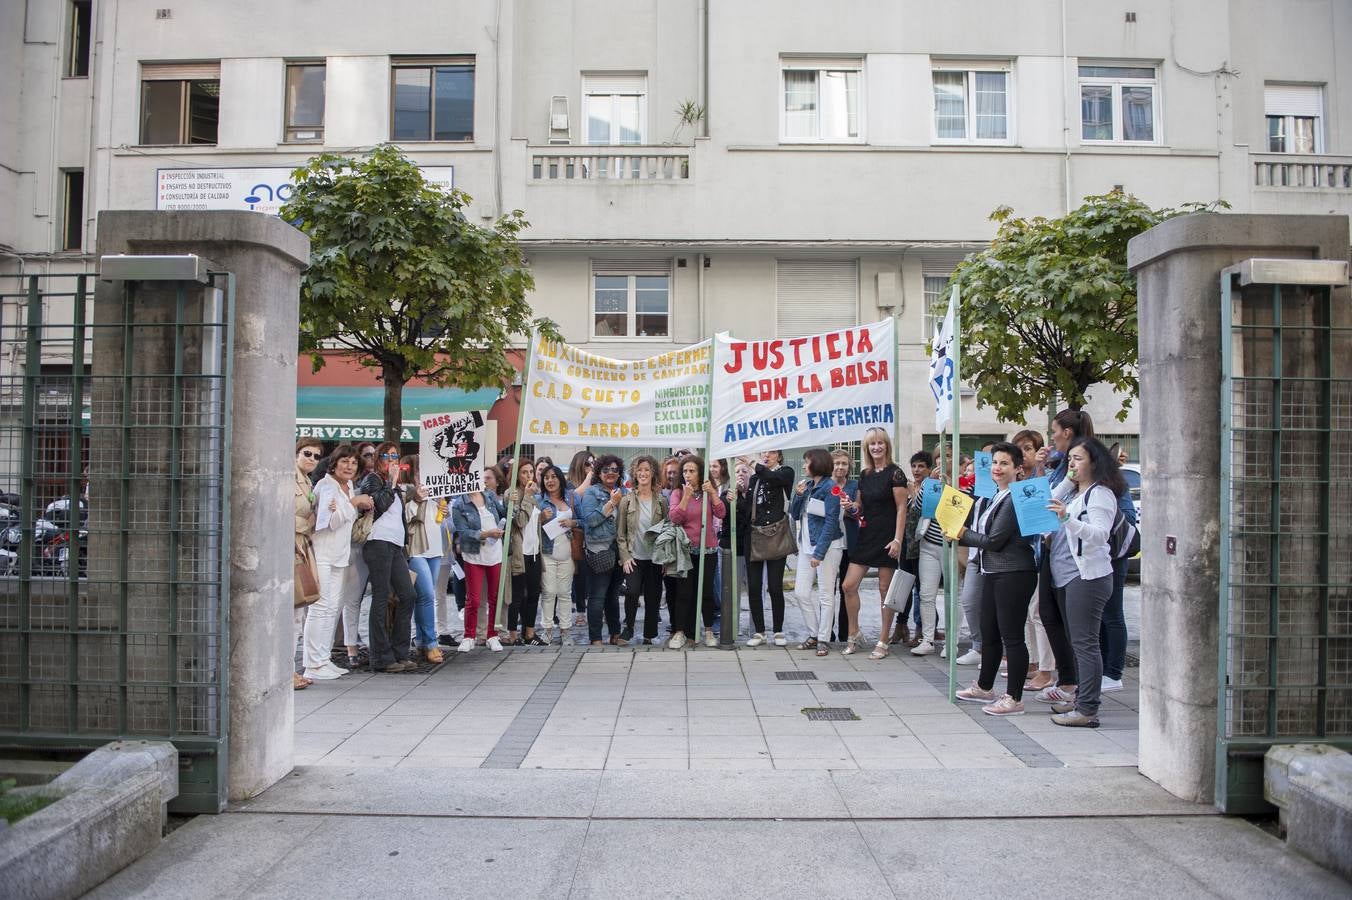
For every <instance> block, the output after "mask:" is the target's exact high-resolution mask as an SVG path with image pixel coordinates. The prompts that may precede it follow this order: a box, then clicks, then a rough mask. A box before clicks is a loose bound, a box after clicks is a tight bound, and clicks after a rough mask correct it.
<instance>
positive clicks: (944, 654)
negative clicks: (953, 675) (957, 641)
mask: <svg viewBox="0 0 1352 900" xmlns="http://www.w3.org/2000/svg"><path fill="white" fill-rule="evenodd" d="M939 658H940V659H948V645H947V644H944V645H943V646H942V647H940V648H939Z"/></svg>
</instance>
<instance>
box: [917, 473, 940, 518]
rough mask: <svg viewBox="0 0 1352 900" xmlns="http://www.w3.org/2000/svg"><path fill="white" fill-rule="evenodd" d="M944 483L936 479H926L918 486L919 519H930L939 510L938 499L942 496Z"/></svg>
mask: <svg viewBox="0 0 1352 900" xmlns="http://www.w3.org/2000/svg"><path fill="white" fill-rule="evenodd" d="M943 493H944V483H943V482H942V481H940V480H939V479H937V478H926V479H925V480H924V482H923V483H922V484H921V485H920V518H922V519H932V518H934V513H935V512H936V511H937V510H938V509H939V498H940V497H942V496H943Z"/></svg>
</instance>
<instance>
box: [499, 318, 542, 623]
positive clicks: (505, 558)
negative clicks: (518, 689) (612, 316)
mask: <svg viewBox="0 0 1352 900" xmlns="http://www.w3.org/2000/svg"><path fill="white" fill-rule="evenodd" d="M536 338H537V335H536V331H535V329H534V328H532V329H531V331H530V345H529V347H528V348H527V350H526V367H525V368H524V369H522V370H521V402H520V403H519V404H518V405H517V410H516V440H515V441H514V442H513V449H512V471H511V473H510V474H508V476H507V480H508V481H510V482H511V484H509V485H505V486H504V487H505V489H506V491H507V527H506V529H505V533H504V534H503V536H502V569H501V571H499V572H498V604H497V608H496V610H495V611H494V621H495V622H496V623H497V626H498V630H499V631H502V630H503V629H504V628H506V626H507V621H506V619H505V618H504V614H505V611H506V609H507V603H508V596H507V592H508V583H509V576H510V575H511V569H512V520H513V519H514V518H515V513H516V509H515V507H516V504H515V503H513V502H512V493H513V492H514V491H515V490H516V482H517V469H518V468H519V467H520V466H521V439H522V437H523V436H524V435H525V429H526V399H527V398H528V397H529V396H530V390H529V388H530V370H531V366H532V365H533V364H534V363H535V342H536ZM521 499H522V500H523V501H524V500H525V499H526V498H525V497H522V498H521ZM522 627H523V628H524V627H525V626H524V624H523V626H522ZM531 627H532V628H534V627H535V623H534V622H532V623H531Z"/></svg>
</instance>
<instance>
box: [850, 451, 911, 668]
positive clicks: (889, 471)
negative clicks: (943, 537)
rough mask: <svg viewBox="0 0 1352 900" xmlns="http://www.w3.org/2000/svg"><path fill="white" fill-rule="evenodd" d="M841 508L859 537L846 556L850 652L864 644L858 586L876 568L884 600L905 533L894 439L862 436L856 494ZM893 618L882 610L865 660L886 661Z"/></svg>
mask: <svg viewBox="0 0 1352 900" xmlns="http://www.w3.org/2000/svg"><path fill="white" fill-rule="evenodd" d="M841 505H842V506H843V507H845V514H846V515H847V516H853V517H855V518H856V519H858V521H859V537H858V538H857V539H856V541H855V545H854V549H853V550H851V551H850V568H849V571H848V572H846V574H845V585H844V589H845V609H846V610H847V611H848V614H849V617H850V635H849V640H848V641H847V642H846V646H845V651H844V652H846V653H853V652H855V651H856V650H857V649H858V648H859V644H860V642H861V641H862V640H863V635H862V634H860V633H859V583H860V582H861V581H863V580H864V576H865V575H867V574H868V570H869V569H877V570H878V596H879V597H886V596H887V589H888V588H889V587H890V586H891V584H892V576H893V574H895V573H896V570H897V559H898V557H900V556H901V547H902V537H903V535H904V534H905V532H906V474H905V473H904V472H902V471H901V467H899V466H898V465H897V464H896V463H895V462H893V461H892V440H891V439H890V438H889V437H888V436H887V432H885V431H883V430H882V429H881V428H870V429H869V430H868V431H866V432H865V433H864V468H863V471H861V472H860V473H859V489H858V491H856V492H855V496H853V497H850V498H847V499H846V500H845V501H843V502H842V504H841ZM892 616H893V612H892V610H890V609H888V608H887V607H886V606H883V608H882V619H883V622H882V625H883V628H882V633H881V635H880V637H879V640H878V644H877V646H875V647H874V648H873V652H872V653H870V654H869V656H868V658H869V659H882V658H883V657H885V656H887V653H888V646H887V638H888V635H890V634H891V633H892Z"/></svg>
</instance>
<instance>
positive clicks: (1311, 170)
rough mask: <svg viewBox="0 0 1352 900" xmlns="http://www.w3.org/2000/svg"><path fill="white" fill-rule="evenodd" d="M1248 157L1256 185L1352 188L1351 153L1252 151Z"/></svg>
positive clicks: (1268, 186) (1337, 189) (1265, 186)
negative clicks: (1336, 154) (1349, 154)
mask: <svg viewBox="0 0 1352 900" xmlns="http://www.w3.org/2000/svg"><path fill="white" fill-rule="evenodd" d="M1249 158H1250V159H1251V160H1253V183H1254V186H1255V187H1262V188H1317V189H1323V190H1330V191H1352V156H1326V155H1323V154H1317V155H1316V154H1295V153H1251V154H1249Z"/></svg>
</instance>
